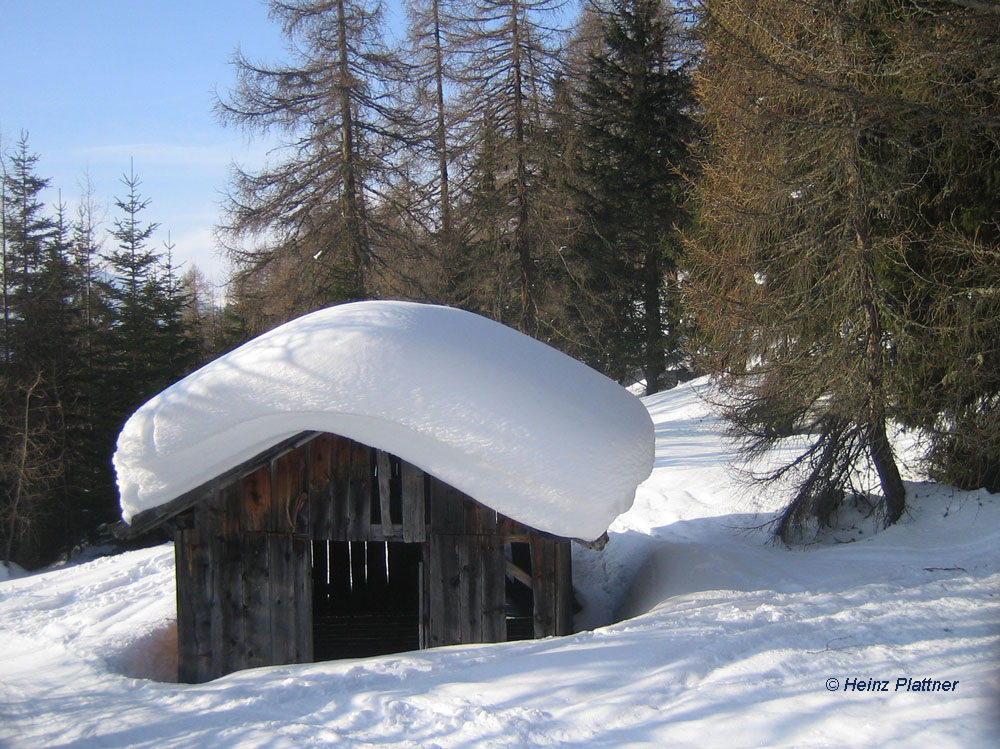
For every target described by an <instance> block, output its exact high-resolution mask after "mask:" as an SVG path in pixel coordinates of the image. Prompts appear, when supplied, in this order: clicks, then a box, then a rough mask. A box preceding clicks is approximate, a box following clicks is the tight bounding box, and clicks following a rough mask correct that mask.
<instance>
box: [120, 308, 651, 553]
mask: <svg viewBox="0 0 1000 749" xmlns="http://www.w3.org/2000/svg"><path fill="white" fill-rule="evenodd" d="M306 430H315V431H326V432H333V433H335V434H339V435H342V436H344V437H350V438H351V439H354V440H357V441H358V442H362V443H364V444H367V445H372V446H374V447H377V448H380V449H382V450H386V451H388V452H391V453H394V454H396V455H398V456H399V457H401V458H403V459H405V460H407V461H409V462H410V463H413V464H414V465H416V466H419V467H420V468H422V469H423V470H425V471H427V472H428V473H430V474H432V475H434V476H437V477H438V478H439V479H441V480H443V481H445V482H446V483H449V484H451V485H453V486H455V487H457V488H458V489H461V490H462V491H464V492H465V493H466V494H468V495H470V496H472V497H475V498H476V499H478V500H479V501H480V502H482V503H484V504H486V505H489V506H490V507H492V508H493V509H495V510H498V511H500V512H502V513H503V514H505V515H507V516H508V517H512V518H514V519H516V520H519V521H521V522H522V523H525V524H527V525H529V526H532V527H534V528H538V529H540V530H544V531H548V532H550V533H555V534H557V535H561V536H568V537H571V538H581V539H585V540H591V539H595V538H597V537H598V536H600V535H601V534H602V533H604V531H605V530H606V529H607V527H608V524H609V523H611V521H612V520H614V519H615V517H616V516H617V515H619V514H621V513H622V512H624V511H625V510H627V509H628V508H629V506H630V505H631V504H632V499H633V497H634V495H635V487H636V485H637V484H638V483H639V482H640V481H642V480H643V479H645V478H646V477H647V476H649V471H650V468H651V466H652V461H653V426H652V424H651V423H650V420H649V416H648V414H647V412H646V409H644V408H643V406H642V403H640V402H639V400H638V399H637V398H635V397H634V396H632V395H631V394H629V393H628V392H626V391H625V390H624V389H623V388H622V387H620V386H619V385H617V384H616V383H614V382H613V381H611V380H609V379H608V378H607V377H604V376H603V375H601V374H599V373H598V372H596V371H595V370H593V369H591V368H590V367H587V366H585V365H584V364H581V363H580V362H578V361H576V360H575V359H572V358H570V357H568V356H566V355H565V354H563V353H561V352H559V351H557V350H555V349H554V348H552V347H550V346H547V345H545V344H543V343H540V342H539V341H536V340H534V339H532V338H530V337H528V336H526V335H523V334H521V333H518V332H517V331H515V330H512V329H511V328H508V327H506V326H503V325H500V324H498V323H495V322H493V321H491V320H488V319H486V318H484V317H480V316H479V315H474V314H472V313H470V312H464V311H462V310H457V309H451V308H448V307H440V306H436V305H428V304H414V303H408V302H384V301H370V302H356V303H353V304H345V305H341V306H338V307H331V308H328V309H325V310H321V311H319V312H314V313H312V314H309V315H306V316H304V317H300V318H298V319H297V320H293V321H291V322H289V323H286V324H285V325H282V326H280V327H278V328H275V329H274V330H272V331H270V332H268V333H265V334H264V335H262V336H260V337H258V338H255V339H254V340H252V341H250V342H248V343H246V344H244V345H243V346H241V347H240V348H238V349H236V350H235V351H232V352H230V353H229V354H227V355H225V356H223V357H221V358H219V359H217V360H215V361H214V362H212V363H210V364H208V365H206V366H205V367H202V368H201V369H200V370H198V371H197V372H194V373H193V374H191V375H190V376H188V377H186V378H184V379H183V380H181V381H180V382H178V383H176V384H175V385H173V386H171V387H170V388H168V389H167V390H165V391H164V392H162V393H161V394H160V395H158V396H156V397H155V398H153V399H152V400H150V401H149V402H148V403H146V404H145V405H143V406H142V407H141V408H140V409H139V410H138V411H137V412H136V413H135V414H133V416H132V417H131V418H130V419H129V420H128V422H126V424H125V426H124V428H123V429H122V432H121V435H120V436H119V438H118V450H117V452H116V453H115V457H114V463H115V470H116V472H117V475H118V486H119V490H120V494H121V504H122V516H123V517H124V518H125V520H126V522H128V521H129V520H130V519H131V518H132V517H133V516H134V515H136V514H137V513H139V512H141V511H142V510H145V509H149V508H152V507H156V506H157V505H160V504H162V503H164V502H166V501H169V500H171V499H173V498H174V497H176V496H178V495H180V494H182V493H183V492H185V491H188V490H189V489H193V488H195V487H197V486H199V485H201V484H203V483H204V482H206V481H208V480H210V479H212V478H214V477H215V476H217V475H219V474H221V473H222V472H224V471H225V470H227V469H229V468H232V467H234V466H236V465H239V464H240V463H242V462H243V461H245V460H247V459H248V458H251V457H253V456H254V455H256V454H257V453H259V452H261V451H262V450H264V449H266V448H268V447H270V446H272V445H274V444H277V443H278V442H280V441H282V440H284V439H286V438H288V437H292V436H294V435H295V434H298V433H299V432H302V431H306Z"/></svg>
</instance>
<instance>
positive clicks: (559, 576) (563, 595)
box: [554, 538, 573, 635]
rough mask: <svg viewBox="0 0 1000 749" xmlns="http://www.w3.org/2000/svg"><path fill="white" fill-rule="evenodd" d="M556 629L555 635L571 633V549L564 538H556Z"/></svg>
mask: <svg viewBox="0 0 1000 749" xmlns="http://www.w3.org/2000/svg"><path fill="white" fill-rule="evenodd" d="M555 548H556V568H555V573H554V577H555V585H556V631H555V634H557V635H569V634H572V633H573V549H572V546H571V544H570V542H569V541H568V540H566V539H564V538H560V539H556V541H555Z"/></svg>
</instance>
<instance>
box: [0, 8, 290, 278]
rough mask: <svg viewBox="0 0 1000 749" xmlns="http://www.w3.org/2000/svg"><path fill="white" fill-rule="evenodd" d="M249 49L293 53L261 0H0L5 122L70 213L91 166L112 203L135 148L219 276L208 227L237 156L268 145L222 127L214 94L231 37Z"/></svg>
mask: <svg viewBox="0 0 1000 749" xmlns="http://www.w3.org/2000/svg"><path fill="white" fill-rule="evenodd" d="M237 46H240V47H241V48H242V49H243V51H244V52H245V53H246V54H247V55H248V56H249V57H250V58H251V59H253V60H278V59H285V58H286V55H285V48H284V42H283V39H282V37H281V34H280V29H279V28H278V26H277V24H275V23H274V22H272V21H271V20H269V19H268V17H267V8H266V6H265V5H263V4H262V3H260V2H258V1H257V0H207V1H206V0H0V71H3V72H2V76H0V133H2V135H3V150H4V151H5V152H7V153H9V152H10V151H11V150H12V149H13V147H14V146H15V144H16V143H17V141H18V139H19V137H20V134H21V132H22V131H27V133H28V145H29V149H30V150H31V151H32V152H34V153H36V154H38V156H39V157H40V159H39V163H38V165H37V171H38V174H39V176H41V177H47V178H49V179H50V180H51V186H52V190H51V191H50V192H49V193H47V194H46V196H45V197H46V202H47V203H49V204H50V205H52V204H54V203H55V201H56V199H57V194H56V190H57V189H58V190H61V195H62V199H63V201H64V202H65V203H66V204H67V207H68V209H69V213H70V215H71V216H73V215H75V204H76V201H77V200H78V198H79V195H80V194H81V192H82V188H81V183H82V182H83V175H84V171H85V170H86V171H88V172H89V175H90V180H91V183H92V184H93V186H94V192H95V195H96V197H97V198H98V200H99V201H100V202H101V203H102V206H103V210H104V211H105V213H106V218H105V221H104V223H105V225H106V226H110V225H111V222H112V220H113V219H114V217H115V216H116V209H115V207H114V197H115V196H119V197H121V196H124V194H125V188H124V186H123V185H122V184H121V182H120V178H121V176H122V174H123V173H125V172H127V171H128V170H129V160H130V159H134V163H135V171H136V173H137V174H138V175H139V178H140V179H141V181H142V185H141V187H140V190H141V192H142V194H143V195H144V196H145V197H147V198H149V199H150V201H151V203H150V205H149V208H147V209H146V211H145V219H146V221H155V222H158V223H160V225H161V226H160V229H159V230H158V232H157V234H156V236H155V238H154V240H153V241H154V245H155V246H156V247H158V248H162V247H163V245H164V242H165V241H166V240H167V232H169V233H170V239H171V241H172V242H173V243H174V244H175V245H176V248H175V251H174V252H175V256H176V257H177V259H178V260H180V261H182V262H186V263H188V264H190V263H194V264H196V265H197V266H198V267H199V268H200V269H201V270H203V271H204V272H205V273H206V274H207V275H209V276H210V277H212V278H213V279H215V280H216V281H220V282H221V281H222V280H223V279H224V277H225V267H226V266H225V262H224V261H223V260H222V259H221V258H220V257H219V256H218V254H217V253H216V251H215V249H214V242H213V239H212V228H213V226H214V225H215V224H216V223H217V222H218V220H219V203H220V201H221V197H222V193H223V192H224V190H225V188H226V185H227V182H228V173H229V166H230V164H231V163H232V161H233V160H236V161H239V162H241V163H250V164H253V163H259V159H260V158H261V154H262V152H263V147H262V145H261V144H259V143H258V144H256V145H248V144H247V141H246V138H245V137H244V136H243V134H242V133H241V132H240V131H239V130H236V129H232V128H228V129H227V128H223V127H222V126H221V125H220V124H219V123H218V122H217V120H216V118H215V116H214V114H213V112H212V103H213V101H214V93H215V91H216V90H217V91H218V92H219V93H222V94H224V93H225V92H226V91H227V90H228V89H229V88H230V87H231V86H232V84H233V82H234V80H235V76H234V71H233V68H232V66H231V65H230V64H229V63H230V60H231V58H232V54H233V52H234V51H235V49H236V47H237Z"/></svg>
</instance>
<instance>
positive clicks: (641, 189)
mask: <svg viewBox="0 0 1000 749" xmlns="http://www.w3.org/2000/svg"><path fill="white" fill-rule="evenodd" d="M270 9H271V16H272V19H273V21H274V22H275V23H276V24H278V25H279V26H280V27H281V29H282V32H283V34H284V35H285V37H286V38H287V39H288V41H289V42H290V47H289V55H288V59H287V60H285V61H284V62H277V63H275V62H262V61H258V60H252V59H247V58H246V57H243V56H241V55H239V54H237V55H236V57H235V59H234V66H235V70H236V83H235V85H234V86H233V87H232V88H231V89H230V90H229V91H227V92H225V93H223V94H220V96H219V98H218V101H217V102H216V112H217V114H218V116H219V118H220V119H221V120H222V121H223V122H224V123H227V124H229V125H232V126H233V127H236V128H240V129H241V130H242V131H243V132H245V133H246V134H247V135H248V136H256V137H261V138H266V139H267V140H268V142H273V143H276V144H278V145H277V146H276V147H275V148H274V150H272V151H271V152H270V154H269V156H268V159H267V160H266V163H265V164H264V166H262V167H260V168H259V169H247V170H240V169H238V168H234V172H233V177H232V180H231V183H230V185H229V189H228V196H227V199H226V202H225V205H224V214H223V215H224V218H223V220H222V222H221V225H220V226H219V227H218V241H219V243H220V247H221V248H222V249H223V251H224V252H225V253H226V256H227V257H228V259H229V261H230V263H231V269H232V272H231V278H230V280H229V283H228V286H227V290H226V294H225V299H224V303H221V304H220V303H218V302H217V295H216V294H215V293H214V292H213V290H212V289H211V287H210V285H209V284H208V283H207V282H206V281H205V279H204V278H203V277H202V276H201V274H200V273H199V271H198V269H197V268H194V267H189V268H186V269H184V272H183V273H181V272H180V271H179V270H178V268H177V267H176V266H175V265H174V263H175V259H174V257H173V249H174V248H172V247H171V246H170V245H169V244H167V245H166V246H164V247H163V248H156V247H153V246H151V241H150V238H151V236H152V235H153V232H154V231H155V228H156V225H157V224H156V221H155V217H154V216H152V215H150V214H151V210H150V207H151V205H155V204H151V198H150V196H146V195H144V194H143V191H142V182H141V180H140V178H139V176H138V175H137V174H136V172H135V169H134V168H133V167H132V166H130V167H129V168H128V170H127V171H126V172H125V174H124V175H123V178H122V183H121V188H120V192H119V195H120V197H118V198H116V200H115V206H114V211H113V214H114V216H113V218H112V219H111V222H110V224H109V225H107V226H104V225H102V224H101V221H100V220H99V216H101V215H102V212H101V211H99V210H98V206H97V205H96V201H95V199H94V198H93V196H92V195H84V196H82V198H81V199H80V201H79V203H78V208H77V210H76V211H75V212H74V214H73V215H67V210H66V208H65V206H64V205H62V204H56V205H46V204H45V203H44V202H43V200H42V197H41V196H42V193H43V191H44V189H45V188H46V187H47V186H48V182H47V180H46V179H45V178H44V177H43V176H41V175H39V174H38V173H37V164H38V158H39V157H38V155H36V154H34V153H33V152H32V150H31V147H30V143H29V142H28V136H27V135H25V134H22V135H21V136H20V137H19V138H17V139H16V141H14V142H9V139H5V140H4V141H3V143H2V145H3V149H2V158H0V163H2V166H3V173H2V189H0V202H2V225H0V232H2V250H3V257H2V260H3V264H2V304H3V320H2V326H3V327H2V339H0V342H2V360H0V543H2V546H0V555H2V557H3V559H5V560H12V561H17V562H18V563H20V564H22V565H23V566H26V567H37V566H40V565H44V564H46V563H48V562H50V561H52V560H53V559H55V558H56V557H57V556H58V555H60V554H65V553H67V552H68V551H70V550H71V549H72V548H73V547H74V546H75V545H77V544H80V543H84V542H88V541H89V542H93V541H95V540H97V536H99V535H100V534H101V533H106V532H107V529H108V528H109V527H110V524H113V523H114V522H115V521H116V520H117V514H118V511H117V496H116V492H115V488H114V480H113V479H114V477H113V474H112V471H111V465H110V455H111V453H112V452H113V449H114V441H115V437H116V436H117V433H118V430H119V429H120V426H121V424H122V422H123V420H124V419H125V418H126V417H127V416H128V415H129V414H130V413H131V412H132V411H133V410H134V409H135V408H136V407H137V406H138V405H140V404H141V403H142V402H144V401H145V400H146V399H147V398H149V397H151V396H152V395H154V394H155V393H157V392H158V391H160V390H161V389H162V388H164V387H165V386H167V385H168V384H169V383H171V382H173V381H174V380H176V379H178V378H179V377H181V376H183V375H184V374H186V373H187V372H189V371H191V370H192V369H194V368H196V367H197V366H199V365H200V364H202V363H204V362H206V361H208V360H210V359H211V358H214V357H215V356H217V355H219V354H220V353H222V352H224V351H226V350H228V349H231V348H232V347H234V346H236V345H238V344H239V343H241V342H243V341H245V340H246V339H248V338H249V337H251V336H253V335H256V334H258V333H260V332H263V331H264V330H267V329H269V328H271V327H273V326H275V325H277V324H280V323H281V322H284V321H286V320H288V319H290V318H292V317H295V316H297V315H299V314H302V313H305V312H308V311H310V310H313V309H317V308H320V307H324V306H328V305H330V304H335V303H338V302H344V301H348V300H354V299H364V298H396V299H414V300H420V301H431V302H437V303H443V304H450V305H454V306H459V307H462V308H465V309H469V310H472V311H475V312H478V313H481V314H484V315H486V316H488V317H491V318H493V319H496V320H499V321H501V322H504V323H506V324H509V325H512V326H513V327H516V328H518V329H520V330H522V331H523V332H525V333H527V334H529V335H533V336H535V337H538V338H540V339H541V340H544V341H546V342H547V343H549V344H551V345H553V346H555V347H557V348H560V349H562V350H564V351H566V352H567V353H569V354H571V355H573V356H575V357H577V358H579V359H581V360H583V361H585V362H587V363H588V364H590V365H592V366H594V367H595V368H597V369H599V370H601V371H603V372H605V373H606V374H608V375H609V376H610V377H612V378H614V379H616V380H618V381H619V382H622V383H623V384H626V385H631V384H635V383H639V382H641V383H643V384H644V385H645V388H646V391H647V392H649V393H652V392H656V391H657V390H659V389H663V388H666V387H670V386H671V385H673V384H675V383H676V382H677V381H679V380H680V379H683V378H686V377H688V376H690V375H692V374H693V373H695V372H707V373H710V374H713V375H714V376H715V377H716V379H717V381H718V383H719V385H720V389H719V392H720V396H721V397H720V408H723V410H724V411H725V412H726V415H727V416H728V419H729V422H728V423H729V424H730V426H731V430H732V436H733V438H734V439H735V440H736V442H737V444H738V445H739V447H740V448H741V450H742V452H743V454H744V455H745V456H746V457H749V458H755V457H760V456H765V455H767V453H768V451H769V449H770V448H771V447H773V446H774V445H776V444H778V443H779V442H781V441H782V440H785V439H789V438H792V437H796V438H799V439H804V443H803V444H804V445H805V448H804V450H803V451H802V453H801V456H800V457H799V458H798V459H796V460H794V461H792V462H791V463H789V464H786V465H782V466H779V467H777V468H775V467H774V466H771V467H770V469H769V471H768V472H766V473H763V474H760V475H755V476H752V477H750V478H753V479H759V480H764V481H769V482H770V481H778V482H784V483H785V484H786V485H787V491H788V496H789V504H788V509H787V510H786V511H785V513H784V514H782V515H781V516H780V517H778V518H776V520H775V531H776V532H777V533H778V534H779V535H780V536H781V537H782V538H784V539H785V540H787V541H801V540H807V539H808V537H809V534H810V533H815V532H816V530H817V529H818V528H819V527H820V526H822V524H823V523H824V522H826V521H827V520H829V519H830V518H831V517H832V514H833V513H835V512H836V511H837V509H838V508H839V507H840V506H841V505H842V504H843V503H845V502H848V501H853V502H866V503H868V504H869V505H870V507H871V511H872V512H873V513H875V514H877V515H878V516H879V517H880V518H881V521H882V522H883V523H891V522H894V521H895V520H896V519H898V517H900V516H901V514H902V512H904V511H905V487H904V485H903V483H902V481H901V480H900V479H899V472H898V469H897V468H896V464H895V457H894V453H893V449H892V439H893V435H894V433H895V432H896V431H898V430H900V429H908V430H911V431H912V432H913V433H914V434H917V435H919V439H921V440H922V442H923V444H924V446H925V449H924V454H925V456H926V465H925V469H926V472H927V475H928V476H929V477H931V478H934V479H937V480H942V481H946V482H949V483H952V484H955V485H957V486H961V487H963V488H977V487H980V486H986V487H987V488H989V489H990V490H991V491H996V490H997V488H998V487H1000V419H998V417H997V405H998V400H1000V330H998V327H1000V326H998V325H997V321H998V319H1000V314H998V313H1000V290H998V289H1000V283H998V277H997V276H998V272H1000V270H998V269H1000V263H998V260H1000V257H998V254H1000V206H998V200H1000V198H998V195H1000V191H998V188H1000V184H998V182H1000V3H997V2H993V1H992V0H937V1H934V2H912V1H909V0H883V1H881V2H874V1H871V2H869V1H863V0H851V1H849V2H837V3H834V2H818V3H817V2H807V1H806V0H763V2H752V3H751V2H742V1H741V0H701V2H691V3H686V2H676V3H672V2H663V1H662V0H595V1H594V2H591V3H587V4H585V6H584V8H583V11H582V12H581V13H580V14H579V15H578V16H576V17H569V16H568V15H567V14H566V13H565V12H563V10H562V7H561V3H559V2H558V0H408V1H407V3H406V10H407V19H408V27H407V34H406V35H405V37H403V38H401V39H400V40H399V41H398V43H397V42H395V41H394V42H393V44H391V45H390V44H388V43H387V42H386V39H387V38H389V37H387V35H386V34H385V29H384V9H383V7H382V5H381V4H380V3H379V2H376V1H372V0H287V1H279V0H273V1H272V2H271V3H270ZM23 124H24V126H25V127H26V128H30V125H31V123H23Z"/></svg>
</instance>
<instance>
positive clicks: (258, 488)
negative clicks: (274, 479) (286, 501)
mask: <svg viewBox="0 0 1000 749" xmlns="http://www.w3.org/2000/svg"><path fill="white" fill-rule="evenodd" d="M270 524H271V463H270V462H268V463H265V464H264V465H262V466H261V467H260V468H258V469H257V470H255V471H253V472H252V473H250V474H248V475H246V476H244V477H243V518H242V525H243V528H244V530H246V531H266V530H267V529H268V527H269V526H270Z"/></svg>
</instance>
